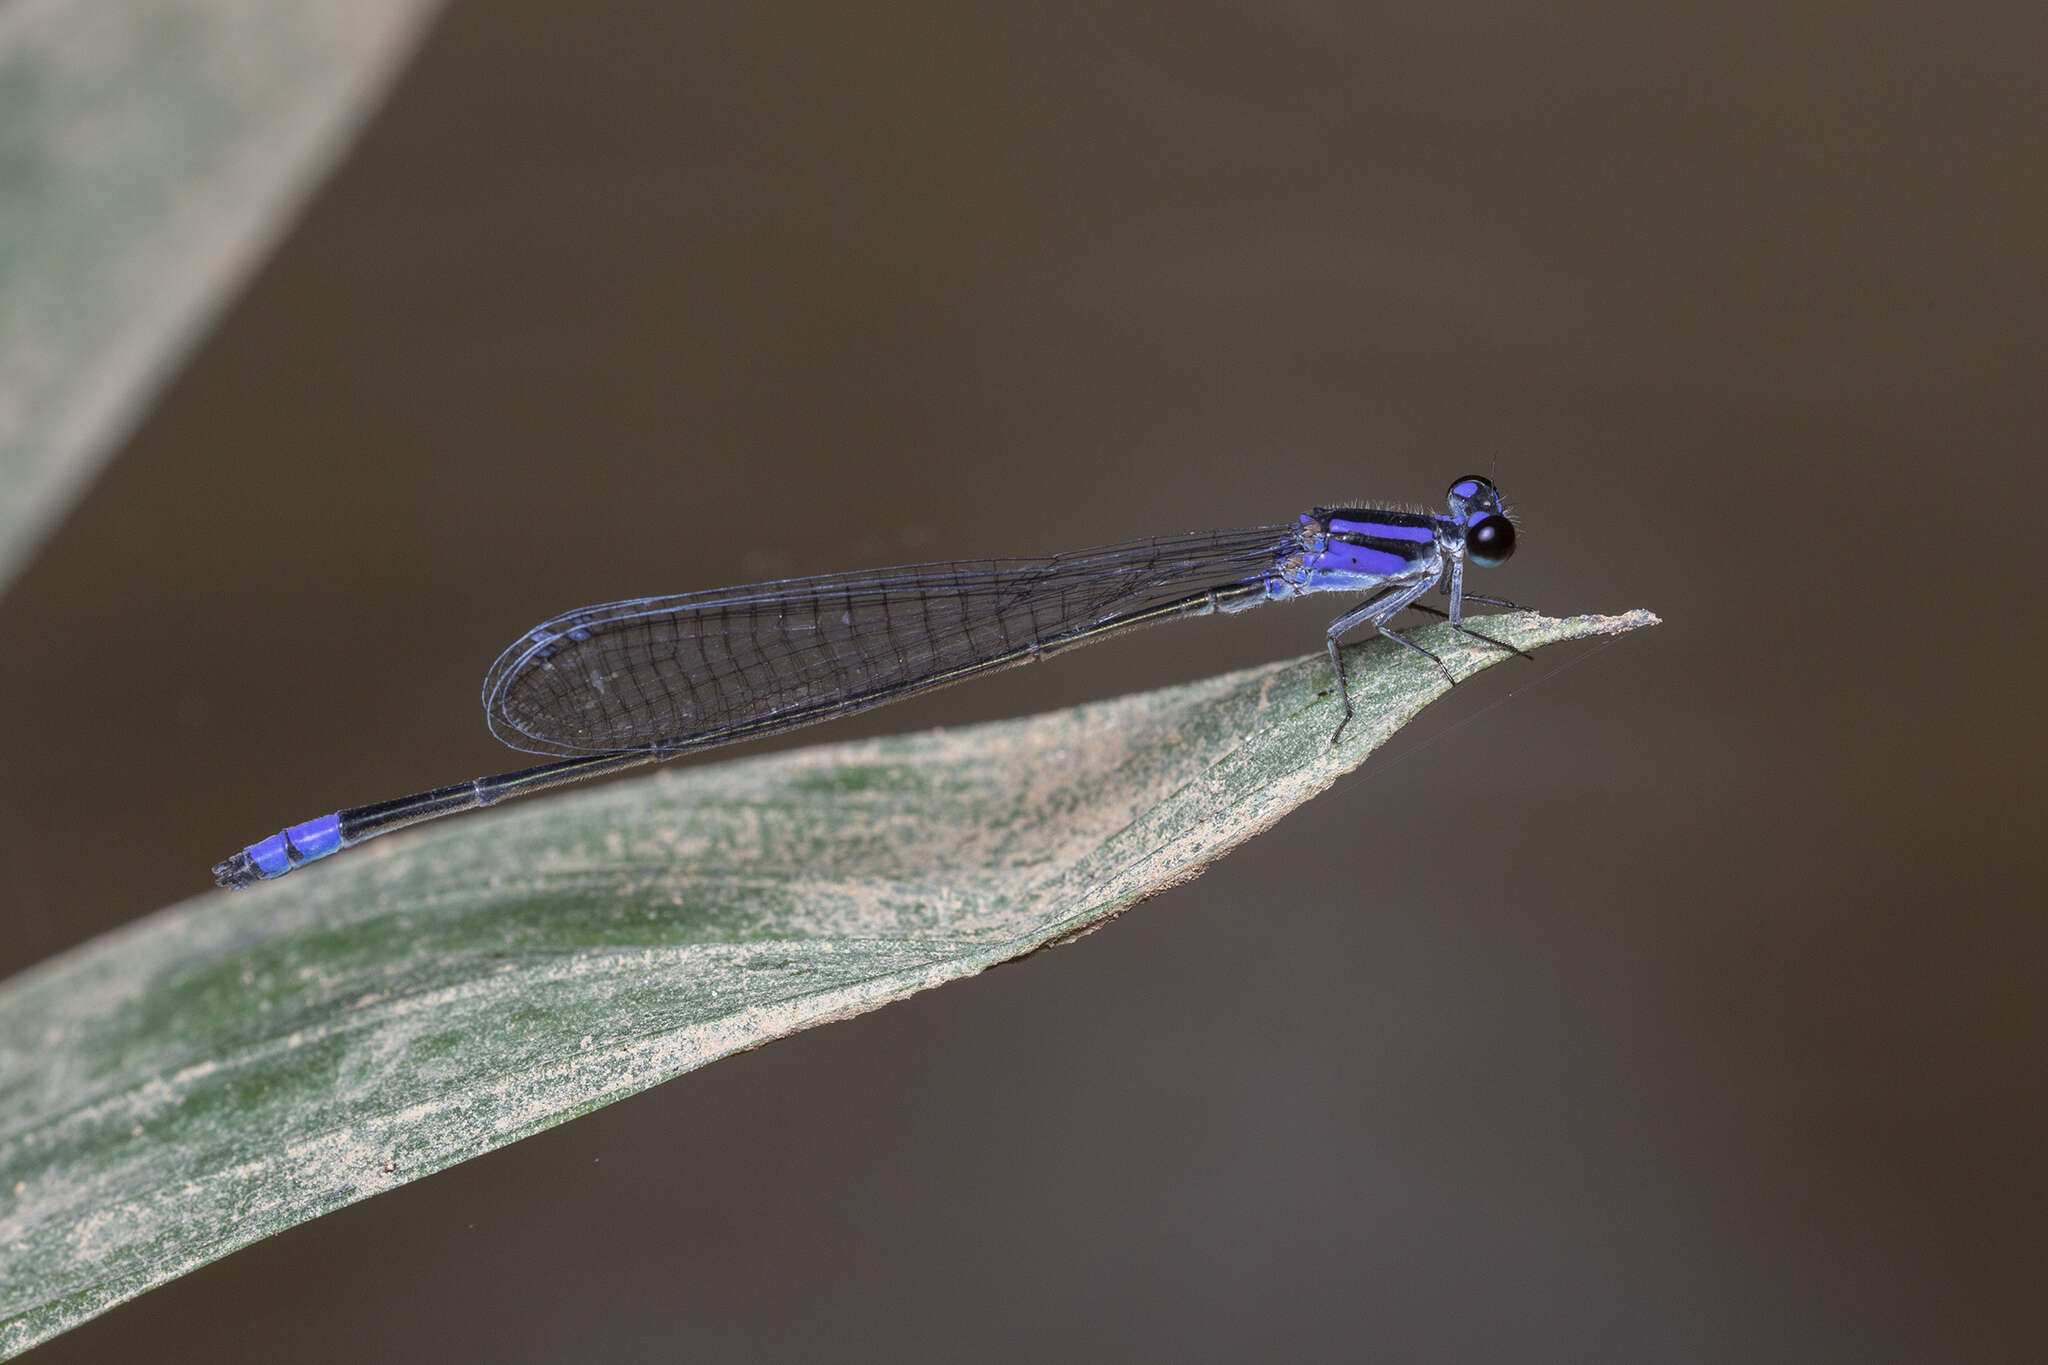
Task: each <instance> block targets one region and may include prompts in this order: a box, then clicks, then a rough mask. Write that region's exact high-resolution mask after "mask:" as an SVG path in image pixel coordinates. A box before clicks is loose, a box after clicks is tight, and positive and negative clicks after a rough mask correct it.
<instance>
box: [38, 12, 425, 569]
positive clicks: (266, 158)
mask: <svg viewBox="0 0 2048 1365" xmlns="http://www.w3.org/2000/svg"><path fill="white" fill-rule="evenodd" d="M436 8H437V6H436V5H435V4H434V3H432V0H347V3H338V2H337V0H11V3H8V4H5V5H0V585H4V584H5V583H6V581H7V580H8V578H9V577H10V576H11V575H12V574H13V572H14V570H15V569H16V568H18V567H19V566H20V565H21V564H22V563H23V562H25V561H26V559H27V558H28V555H29V553H30V551H31V550H33V549H34V547H35V544H36V541H37V540H38V539H39V538H40V536H41V535H42V533H43V532H44V530H45V529H47V528H48V527H49V526H50V525H51V524H53V523H54V522H55V521H56V519H57V518H58V517H59V516H60V515H61V514H62V513H63V511H64V508H65V506H66V505H67V504H68V503H69V502H70V500H71V499H72V497H73V496H74V495H75V494H76V493H77V492H78V491H79V490H80V489H82V488H83V487H84V486H85V483H86V480H87V479H88V478H89V477H90V475H91V473H92V470H93V468H94V467H95V466H96V465H97V464H98V462H99V460H100V459H101V458H102V457H103V456H104V455H105V454H106V453H107V452H108V451H109V450H110V449H111V448H112V447H113V446H114V444H115V443H116V442H118V441H120V440H121V439H122V438H123V437H124V436H125V435H126V434H127V431H128V428H129V426H130V425H131V424H132V423H133V422H134V420H135V418H136V416H137V415H138V413H139V411H140V410H141V408H142V406H143V404H145V403H146V402H147V401H148V400H149V399H150V397H151V396H152V395H153V393H154V391H155V389H156V387H157V385H158V384H159V383H160V382H161V381H162V379H163V378H164V377H165V375H167V374H168V373H169V371H170V370H171V368H172V367H173V366H174V365H175V364H176V362H177V360H178V358H179V356H180V354H181V353H182V352H183V351H184V350H185V348H186V347H187V346H188V345H189V344H190V343H191V341H192V340H193V339H194V338H195V337H196V336H197V335H198V333H199V331H200V329H201V328H202V327H203V325H204V324H205V323H206V321H207V320H208V318H209V317H210V316H211V315H212V313H213V312H214V311H215V310H216V309H217V308H218V307H219V306H220V305H221V303H222V301H223V300H224V299H225V298H226V297H227V296H228V294H229V293H230V292H231V291H232V290H233V289H234V287H235V286H236V285H237V284H239V283H240V282H241V279H242V277H243V276H244V275H245V274H246V273H247V272H248V271H249V269H250V268H251V267H252V266H253V265H254V264H255V262H256V261H257V260H258V259H260V258H261V256H262V255H263V254H264V252H265V251H266V250H267V249H268V248H269V246H270V244H271V242H272V240H273V239H274V238H275V237H276V236H277V235H278V234H279V233H280V232H281V231H282V230H283V228H284V225H285V223H286V220H287V219H288V218H289V217H290V215H291V213H292V211H293V210H294V209H296V208H297V206H298V204H299V202H300V201H301V200H302V199H303V198H304V197H305V195H306V193H307V192H308V191H309V190H310V189H311V188H312V186H313V185H314V184H315V183H317V182H318V180H319V179H320V177H321V176H322V175H323V174H324V173H325V171H326V169H327V167H328V166H329V165H330V164H331V163H332V162H333V160H334V159H335V158H336V157H337V156H338V155H339V153H340V151H341V148H342V147H343V145H344V144H345V143H346V142H347V140H348V137H349V135H350V134H351V133H352V132H353V131H354V129H355V127H356V125H357V124H358V123H359V122H360V121H361V120H362V118H363V117H364V115H366V114H367V112H368V111H369V110H370V108H371V107H373V106H374V104H375V103H376V97H377V95H378V94H380V93H381V91H382V89H383V86H384V84H385V82H386V81H387V80H388V79H389V77H390V76H391V75H392V73H394V72H395V71H396V70H397V68H398V67H399V65H400V64H401V63H402V62H403V60H404V58H405V56H406V55H407V54H408V53H409V52H410V51H411V49H412V46H413V42H414V40H415V39H416V37H417V36H418V34H419V33H420V32H421V30H422V29H423V28H424V27H425V22H426V20H427V19H428V18H429V17H430V16H431V15H432V14H433V12H434V11H435V9H436Z"/></svg>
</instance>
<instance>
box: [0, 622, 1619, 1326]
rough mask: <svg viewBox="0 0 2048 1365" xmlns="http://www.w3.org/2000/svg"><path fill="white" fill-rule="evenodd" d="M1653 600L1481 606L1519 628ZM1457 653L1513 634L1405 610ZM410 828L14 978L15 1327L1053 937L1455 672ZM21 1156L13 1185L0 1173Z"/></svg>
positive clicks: (1409, 674) (1163, 708) (1373, 658)
mask: <svg viewBox="0 0 2048 1365" xmlns="http://www.w3.org/2000/svg"><path fill="white" fill-rule="evenodd" d="M1654 620H1655V618H1654V617H1651V616H1649V615H1648V614H1647V613H1631V614H1630V615H1628V616H1623V617H1580V618H1576V619H1575V620H1572V621H1564V622H1555V621H1544V620H1542V618H1536V617H1529V616H1517V617H1502V618H1493V619H1492V620H1490V621H1489V622H1488V624H1487V625H1486V626H1485V627H1483V628H1484V629H1487V630H1488V631H1490V632H1495V633H1499V634H1500V635H1501V636H1502V637H1503V638H1507V639H1510V640H1513V641H1514V642H1515V643H1517V644H1521V645H1523V646H1524V647H1534V646H1536V645H1540V644H1544V643H1554V642H1559V641H1563V640H1568V639H1582V638H1587V637H1589V636H1592V635H1600V634H1613V633H1618V632H1621V631H1625V630H1629V629H1634V628H1636V627H1639V626H1642V625H1647V624H1650V623H1652V622H1654ZM1418 634H1419V637H1420V638H1421V639H1422V640H1423V641H1424V642H1425V643H1427V644H1428V645H1429V646H1430V647H1431V648H1433V649H1436V650H1437V651H1438V652H1440V653H1442V654H1444V655H1445V657H1446V659H1447V660H1449V661H1450V662H1451V663H1452V664H1453V666H1454V667H1455V668H1457V669H1458V670H1459V672H1460V673H1461V675H1463V674H1464V673H1466V672H1468V671H1476V670H1477V669H1478V668H1480V667H1485V666H1489V665H1490V664H1492V663H1493V662H1496V661H1498V659H1499V658H1501V657H1505V656H1501V655H1499V654H1498V652H1497V651H1489V650H1487V649H1486V648H1485V647H1483V646H1479V645H1474V644H1471V643H1470V642H1468V641H1464V640H1462V639H1460V637H1457V636H1455V635H1453V634H1451V633H1450V632H1449V631H1448V630H1446V629H1445V628H1443V627H1433V628H1431V629H1430V630H1428V631H1424V632H1419V633H1418ZM1347 657H1348V660H1349V662H1348V665H1347V667H1348V668H1350V669H1351V670H1352V676H1353V680H1354V681H1353V692H1354V699H1355V701H1356V702H1357V703H1358V708H1359V715H1358V717H1357V718H1356V719H1355V720H1354V721H1353V723H1352V726H1351V727H1350V728H1349V729H1347V731H1346V735H1345V741H1344V743H1343V744H1342V745H1341V746H1338V747H1334V748H1333V747H1332V746H1331V745H1330V744H1329V743H1328V736H1329V734H1330V731H1331V729H1332V728H1333V727H1334V724H1335V720H1336V707H1335V702H1334V700H1333V698H1332V697H1331V696H1330V695H1329V688H1328V683H1329V672H1328V664H1327V662H1326V661H1325V660H1324V659H1322V658H1321V657H1320V656H1317V657H1312V658H1308V659H1302V660H1296V661H1292V662H1288V663H1282V664H1274V665H1267V666H1265V667H1262V668H1256V669H1250V670H1246V671H1243V672H1240V673H1234V674H1228V675H1224V676H1222V677H1217V678H1210V679H1205V680H1203V681H1201V682H1197V683H1193V684H1188V685H1186V686H1183V687H1176V688H1168V689H1163V690H1160V691H1156V692H1149V693H1142V694H1137V695H1134V696H1129V697H1121V698H1117V699H1114V700H1111V701H1106V702H1100V703H1094V704H1091V705H1088V706H1082V707H1076V708H1073V709H1071V710H1068V711H1063V712H1057V713H1053V714H1049V715H1042V716H1032V717H1027V718H1024V719H1022V720H1016V721H1004V722H997V723H994V724H990V725H982V726H975V727H972V728H969V729H963V730H958V731H951V732H931V733H927V734H921V735H909V736H902V737H897V738H891V739H881V740H872V741H863V742H857V743H851V744H835V745H827V746H820V747H818V748H814V749H804V750H796V751H792V752H785V753H777V754H770V755H765V756H761V757H756V758H745V759H739V760H735V761H732V762H727V763H718V764H710V765H705V766H701V767H696V768H691V769H688V770H685V771H681V772H668V773H662V774H660V775H658V776H656V777H653V778H645V779H640V780H636V781H631V782H622V783H617V784H614V785H612V786H609V787H606V788H602V789H600V790H597V791H592V792H587V793H582V794H577V795H571V796H559V797H554V798H548V799H542V800H537V801H534V802H531V803H527V804H526V805H525V806H524V807H523V808H521V807H513V808H510V809H507V810H505V811H502V812H495V813H492V814H488V815H483V816H476V817H470V818H466V819H464V820H462V821H459V822H451V823H450V825H449V826H448V827H447V828H445V829H441V830H433V831H431V832H421V833H419V834H415V835H411V836H399V837H396V838H394V839H391V840H388V841H382V842H381V843H380V844H377V845H371V846H370V847H368V848H365V849H363V850H361V851H358V852H353V853H349V854H345V855H342V856H341V857H339V858H337V859H336V860H335V861H334V862H333V863H331V864H322V865H321V866H320V867H318V868H314V869H308V870H307V871H305V872H301V873H296V874H294V875H293V876H292V877H291V878H288V879H286V880H284V881H282V882H279V883H277V884H274V885H272V886H267V887H264V888H261V889H259V890H257V891H255V892H250V893H244V894H242V895H239V896H236V897H232V898H231V897H227V896H223V895H210V896H207V897H202V898H200V899H198V900H195V901H190V902H187V903H185V904H183V905H180V906H176V907H172V908H171V909H169V910H166V911H163V912H161V913H159V914H158V915H155V916H152V917H150V918H149V919H146V920H144V921H141V922H139V923H137V924H135V925H132V926H129V927H128V928H126V929H123V930H120V931H117V932H116V933H114V934H110V935H107V936H105V937H103V938H101V939H99V940H96V941H94V942H93V943H89V944H86V945H84V946H83V947H81V948H79V949H77V950H75V951H73V952H71V953H67V954H65V955H63V956H61V957H59V958H57V959H54V960H52V961H51V962H48V963H45V964H43V965H42V966H40V967H38V968H35V969H33V970H32V971H30V972H27V973H24V974H22V975H21V976H18V977H16V978H15V979H13V980H12V981H9V982H6V983H4V984H0V1197H4V1198H6V1201H7V1202H5V1203H4V1204H0V1210H4V1211H0V1265H4V1267H5V1274H4V1276H0V1284H4V1286H5V1288H4V1290H0V1294H4V1296H5V1297H4V1299H0V1347H4V1348H5V1349H6V1350H7V1351H9V1352H15V1351H19V1350H23V1349H26V1348H27V1347H28V1346H30V1345H32V1344H34V1343H35V1342H36V1341H39V1340H42V1339H44V1338H46V1337H48V1336H50V1335H53V1334H54V1333H56V1332H59V1331H62V1330H64V1328H66V1327H68V1326H70V1325H73V1324H75V1323H76V1322H79V1321H82V1320H84V1319H85V1318H87V1317H90V1316H93V1315H94V1314H96V1313H98V1312H101V1311H104V1310H105V1309H106V1308H108V1307H111V1306H112V1305H113V1304H115V1303H118V1302H120V1301H122V1300H123V1299H126V1298H129V1297H132V1296H133V1295H135V1294H138V1293H140V1292H142V1291H143V1290H145V1289H147V1288H149V1287H151V1286H152V1285H155V1284H159V1283H163V1282H164V1281H166V1280H168V1279H171V1278H174V1277H175V1276H176V1275H178V1274H182V1273H184V1272H185V1271H186V1270H189V1269H192V1268H195V1267H197V1266H198V1265H202V1264H205V1263H206V1262H207V1261H210V1260H213V1259H217V1258H218V1257H219V1256H222V1255H225V1254H227V1252H229V1251H232V1250H234V1249H235V1248H237V1247H239V1246H242V1245H246V1244H247V1243H249V1242H251V1241H254V1240H256V1239H258V1238H260V1237H263V1236H267V1235H269V1234H270V1233H272V1232H276V1231H281V1230H282V1229H283V1228H286V1227H290V1226H292V1225H294V1224H296V1223H298V1222H302V1221H304V1220H306V1219H307V1218H311V1217H316V1216H318V1215H319V1214H320V1213H322V1212H326V1211H327V1210H329V1209H331V1208H337V1207H341V1206H342V1205H344V1204H347V1203H350V1202H353V1201H354V1200H356V1199H360V1198H364V1197H367V1196H368V1195H369V1194H373V1193H377V1192H379V1191H381V1190H383V1189H387V1188H391V1187H393V1186H395V1185H398V1184H402V1183H405V1182H406V1181H408V1180H412V1179H416V1178H418V1177H419V1176H421V1175H425V1174H428V1173H430V1172H432V1171H435V1170H440V1169H443V1168H445V1167H446V1166H448V1165H452V1164H454V1163H455V1162H458V1161H461V1160H465V1159H467V1158H468V1157H470V1156H474V1155H478V1154H480V1153H482V1152H486V1151H490V1150H492V1149H494V1148H496V1147H499V1146H503V1145H505V1144H506V1143H509V1142H512V1141H516V1140H517V1139H518V1138H520V1137H524V1136H527V1135H529V1134H531V1133H534V1132H538V1131H540V1130H541V1129H543V1128H546V1127H549V1126H551V1125H553V1124H555V1123H559V1122H562V1121H563V1120H565V1119H567V1118H570V1117H573V1116H575V1115H576V1114H580V1113H584V1112H587V1111H588V1110H590V1109H592V1108H595V1107H597V1106H599V1105H602V1104H606V1103H610V1102H611V1101H613V1100H616V1099H619V1098H623V1097H624V1096H626V1095H630V1094H633V1093H636V1092H637V1091H639V1090H641V1089H644V1088H646V1087H647V1086H649V1085H653V1084H657V1083H659V1082H660V1081H663V1080H666V1079H669V1078H671V1077H673V1076H676V1075H680V1074H681V1073H683V1072H685V1071H688V1070H692V1069H694V1068H695V1067H698V1066H701V1065H704V1064H705V1063H707V1062H709V1061H713V1060H716V1059H717V1058H719V1057H723V1056H728V1055H731V1054H732V1053H734V1052H738V1051H743V1050H745V1049H747V1048H750V1047H754V1046H758V1045H759V1044H761V1043H763V1042H767V1041H770V1040H771V1039H774V1038H778V1037H783V1036H786V1035H787V1034H789V1033H792V1032H795V1031H797V1030H799V1029H802V1028H807V1027H812V1026H815V1025H816V1024H820V1023H824V1022H828V1021H830V1020H833V1019H837V1018H843V1017H847V1016H850V1015H853V1014H857V1013H861V1012H863V1011H865V1010H868V1009H873V1008H876V1007H877V1006H879V1005H881V1004H885V1003H888V1002H889V1001H892V1000H896V999H900V998H903V997H904V996H907V995H909V994H912V993H914V992H916V991H918V990H923V989H928V988H929V987H931V986H935V985H939V984H942V983H943V982H945V981H950V980H955V979H958V978H960V977H963V976H968V975H972V974H974V973H976V972H979V971H982V970H984V969H986V968H987V967H989V966H992V965H995V964H996V963H999V962H1003V961H1007V960H1010V959H1012V958H1015V957H1018V956H1021V955H1023V954H1025V953H1029V952H1034V951H1037V950H1039V949H1041V948H1044V947H1048V946H1052V945H1055V944H1058V943H1062V942H1065V941H1067V940H1069V939H1072V938H1074V937H1077V936H1079V935H1080V934H1083V933H1087V932H1090V931H1092V930H1093V929H1095V928H1099V927H1100V926H1101V925H1102V924H1104V923H1106V922H1107V921H1108V920H1109V919H1111V918H1113V917H1114V916H1115V915H1117V914H1119V913H1121V912H1122V911H1123V910H1125V909H1127V908H1129V907H1130V906H1131V905H1133V904H1135V903H1137V902H1138V901H1139V900H1142V899H1145V898H1146V897H1148V896H1151V895H1154V894H1156V893H1158V892H1159V891H1161V890H1163V889H1165V888H1167V887H1169V886H1172V885H1174V884H1176V883H1178V882H1180V881H1184V880H1186V879H1187V878H1189V877H1191V876H1194V875H1196V874H1197V873H1199V872H1200V870H1201V869H1202V868H1203V867H1204V866H1206V865H1207V863H1208V862H1210V861H1212V860H1213V859H1214V858H1216V857H1218V856H1220V855H1221V854H1222V853H1224V852H1227V851H1228V850H1229V849H1230V848H1233V847H1235V846H1236V845H1237V844H1239V843H1241V842H1243V841H1244V840H1245V839H1248V838H1251V837H1253V836H1254V835H1256V834H1257V833H1259V832H1260V831H1262V830H1264V829H1265V828H1267V827H1269V826H1270V825H1271V824H1272V823H1274V822H1275V821H1277V820H1278V819H1279V818H1281V816H1283V815H1284V814H1285V813H1286V812H1287V811H1289V810H1292V809H1294V808H1295V807H1297V806H1299V805H1300V804H1302V803H1303V802H1305V801H1306V800H1308V799H1310V798H1311V797H1312V796H1314V795H1315V794H1316V793H1317V792H1319V791H1321V790H1322V789H1324V788H1325V787H1327V786H1328V785H1329V784H1330V783H1332V782H1334V781H1335V780H1336V779H1337V778H1338V777H1339V776H1341V775H1342V774H1343V773H1345V772H1348V771H1350V770H1351V769H1352V768H1355V767H1356V766H1357V765H1358V764H1359V763H1360V762H1362V761H1363V760H1364V758H1365V756H1366V755H1367V754H1368V753H1370V752H1371V751H1372V749H1373V748H1375V747H1377V746H1378V745H1379V744H1380V743H1382V742H1384V740H1385V739H1386V737H1387V736H1389V735H1391V734H1392V733H1393V732H1394V730H1396V729H1398V728H1399V727H1400V725H1402V724H1404V723H1406V721H1407V720H1408V719H1411V718H1412V717H1413V716H1414V715H1415V714H1416V713H1417V712H1419V711H1420V710H1421V709H1422V708H1423V707H1425V706H1427V705H1428V704H1429V702H1431V701H1433V700H1434V699H1435V698H1436V697H1438V696H1440V695H1442V694H1443V693H1444V692H1445V691H1446V690H1447V687H1446V685H1445V683H1444V682H1443V680H1442V678H1441V676H1440V675H1438V674H1437V673H1436V671H1435V670H1434V669H1432V668H1430V667H1428V666H1427V665H1425V664H1423V663H1422V662H1421V661H1419V660H1415V659H1413V657H1412V656H1406V655H1402V654H1397V652H1396V651H1394V650H1393V648H1392V647H1391V646H1387V645H1385V644H1384V643H1374V644H1369V645H1366V646H1361V647H1358V648H1356V649H1354V650H1352V651H1349V652H1348V656H1347ZM10 1191H11V1196H9V1195H8V1192H10Z"/></svg>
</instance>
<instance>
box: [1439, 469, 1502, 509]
mask: <svg viewBox="0 0 2048 1365" xmlns="http://www.w3.org/2000/svg"><path fill="white" fill-rule="evenodd" d="M1451 496H1452V497H1454V498H1463V499H1464V500H1465V501H1466V502H1480V501H1483V500H1485V499H1487V498H1489V497H1491V498H1498V497H1499V496H1500V494H1498V493H1496V492H1495V491H1494V487H1493V482H1492V480H1490V479H1482V478H1480V477H1479V476H1478V475H1477V474H1467V475H1466V476H1465V477H1464V478H1462V479H1459V480H1458V481H1457V482H1456V483H1454V484H1452V485H1451Z"/></svg>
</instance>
